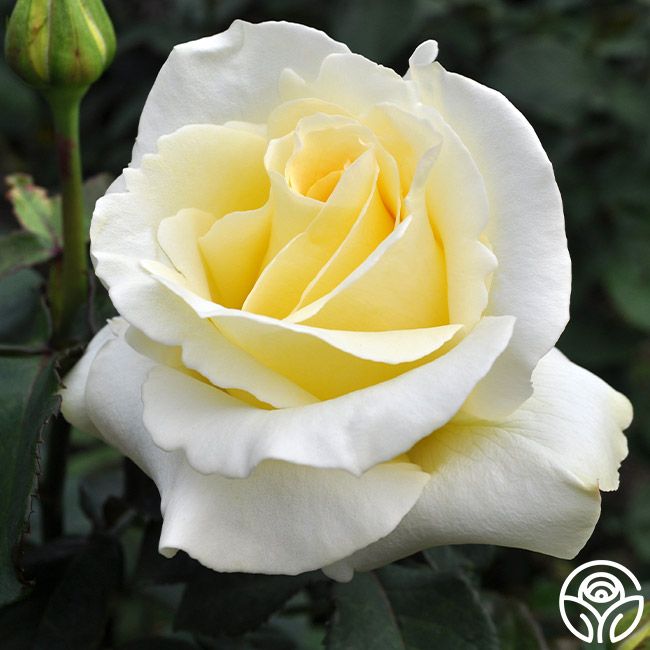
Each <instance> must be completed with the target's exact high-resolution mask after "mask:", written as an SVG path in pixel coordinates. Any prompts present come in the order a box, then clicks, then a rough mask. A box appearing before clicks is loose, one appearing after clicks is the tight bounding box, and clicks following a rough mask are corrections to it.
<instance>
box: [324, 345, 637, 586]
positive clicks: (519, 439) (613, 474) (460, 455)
mask: <svg viewBox="0 0 650 650" xmlns="http://www.w3.org/2000/svg"><path fill="white" fill-rule="evenodd" d="M533 384H534V393H533V396H532V397H531V398H530V399H529V400H528V401H527V402H525V403H524V404H523V406H522V407H521V408H519V409H518V410H517V411H515V412H514V413H513V414H511V415H510V416H509V417H507V418H506V419H505V420H503V421H501V422H484V421H483V422H481V421H478V420H472V419H471V418H469V417H465V418H457V419H456V420H455V421H452V422H450V423H449V424H448V425H446V426H445V427H443V428H442V429H441V430H440V431H436V432H435V433H433V434H432V435H431V436H429V438H427V439H426V440H424V441H422V442H421V443H420V444H418V445H417V446H416V447H415V449H414V450H413V451H412V452H410V453H409V457H410V458H411V459H412V460H413V461H415V462H417V463H419V464H420V465H421V466H422V467H423V469H425V470H426V471H428V472H430V473H431V480H430V482H429V484H428V485H427V487H426V488H425V491H424V493H423V495H422V497H421V499H420V501H419V502H418V503H417V505H416V506H415V508H414V509H413V510H412V511H411V512H410V513H409V514H408V515H407V517H406V518H405V519H404V520H403V521H402V523H401V524H400V526H399V527H398V528H397V529H396V530H395V531H394V532H393V533H392V534H391V535H389V536H388V537H386V538H385V539H383V540H380V541H379V542H377V543H376V544H373V545H371V546H370V547H368V548H367V549H364V550H362V551H359V552H357V553H355V554H354V555H353V556H352V557H351V558H348V559H347V560H345V561H344V562H341V563H338V564H337V565H336V566H334V567H332V568H331V569H329V570H328V573H332V574H333V575H336V576H337V577H346V576H348V577H349V574H350V572H351V570H352V569H359V570H367V569H370V568H373V567H375V566H380V565H382V564H385V563H386V562H391V561H393V560H395V559H398V558H400V557H403V556H406V555H408V554H410V553H413V552H415V551H417V550H420V549H423V548H427V547H429V546H434V545H438V544H466V543H478V544H498V545H502V546H514V547H518V548H525V549H529V550H532V551H537V552H540V553H547V554H549V555H555V556H557V557H563V558H572V557H573V556H574V555H576V553H578V551H579V550H580V549H581V548H582V546H583V545H584V544H585V542H586V541H587V539H588V538H589V536H590V535H591V533H592V532H593V529H594V526H595V525H596V522H597V520H598V516H599V513H600V495H599V488H600V489H603V490H613V489H616V487H617V485H618V467H619V465H620V463H621V461H622V459H623V458H624V457H625V456H626V454H627V444H626V440H625V437H624V436H623V434H622V433H621V431H622V430H623V429H625V428H626V427H627V426H628V425H629V424H630V420H631V418H632V408H631V406H630V403H629V401H628V400H627V399H626V398H625V397H624V396H623V395H621V394H620V393H617V392H616V391H614V390H613V389H612V388H610V387H609V386H608V385H607V384H606V383H605V382H603V381H601V380H600V379H598V377H596V376H594V375H592V374H591V373H589V372H588V371H586V370H584V369H583V368H580V367H578V366H576V365H574V364H572V363H571V362H570V361H568V360H567V359H566V358H565V357H564V356H563V355H562V354H561V353H559V352H558V351H556V350H554V351H551V352H550V353H549V354H547V355H546V356H545V357H544V358H543V359H542V360H541V361H540V363H539V365H538V366H537V368H536V370H535V372H534V374H533Z"/></svg>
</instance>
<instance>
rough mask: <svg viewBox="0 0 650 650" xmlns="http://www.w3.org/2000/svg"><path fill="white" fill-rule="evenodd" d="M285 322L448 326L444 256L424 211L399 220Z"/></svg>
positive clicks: (392, 327)
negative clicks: (361, 260) (322, 292)
mask: <svg viewBox="0 0 650 650" xmlns="http://www.w3.org/2000/svg"><path fill="white" fill-rule="evenodd" d="M289 320H291V321H293V322H297V323H302V324H304V325H311V326H312V327H324V328H331V329H347V330H361V331H380V330H396V329H410V328H421V327H434V326H437V325H446V324H448V323H449V314H448V311H447V282H446V277H445V267H444V254H443V251H442V248H441V246H440V244H439V243H438V242H437V241H436V239H435V238H434V236H433V233H432V232H431V227H430V225H429V221H428V219H427V216H426V214H423V213H422V212H418V213H416V214H414V215H412V216H410V217H409V218H408V219H407V220H406V221H403V222H402V223H401V224H399V226H398V227H397V228H396V229H395V230H394V231H393V233H392V234H391V235H390V236H389V237H387V238H386V239H385V240H384V241H383V242H382V243H381V244H380V245H379V246H378V247H377V248H376V249H375V251H374V252H373V253H372V254H371V255H370V256H369V257H368V259H367V260H366V261H365V262H364V263H363V264H361V266H359V267H358V268H357V269H356V270H355V271H354V272H353V273H351V274H350V275H349V276H348V277H347V278H346V279H345V280H344V281H343V282H341V284H340V285H338V287H336V288H335V289H333V290H332V291H331V292H330V293H329V294H327V295H325V296H323V297H322V298H320V299H319V300H317V301H316V302H314V303H312V304H311V305H307V306H306V307H303V308H302V309H300V310H299V311H297V312H294V313H293V314H292V315H291V316H290V317H289Z"/></svg>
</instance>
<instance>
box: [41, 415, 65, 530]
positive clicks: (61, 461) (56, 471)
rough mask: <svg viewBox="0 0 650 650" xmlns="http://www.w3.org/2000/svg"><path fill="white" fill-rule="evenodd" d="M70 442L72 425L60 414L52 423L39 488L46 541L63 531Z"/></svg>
mask: <svg viewBox="0 0 650 650" xmlns="http://www.w3.org/2000/svg"><path fill="white" fill-rule="evenodd" d="M69 444H70V425H69V424H68V423H67V422H66V421H65V420H64V419H63V416H62V415H59V416H58V417H57V418H56V419H55V420H54V423H53V424H52V429H51V430H50V435H49V438H48V441H47V460H46V463H45V476H44V478H43V481H42V483H41V487H40V490H39V495H40V499H41V506H42V515H43V518H42V521H43V540H44V541H46V542H47V541H50V540H53V539H56V538H57V537H60V536H61V534H62V533H63V486H64V483H65V471H66V459H67V455H68V446H69Z"/></svg>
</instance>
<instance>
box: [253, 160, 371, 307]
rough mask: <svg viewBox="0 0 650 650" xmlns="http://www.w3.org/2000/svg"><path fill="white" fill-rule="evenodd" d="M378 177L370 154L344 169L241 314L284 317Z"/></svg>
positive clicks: (272, 264) (344, 232) (336, 244)
mask: <svg viewBox="0 0 650 650" xmlns="http://www.w3.org/2000/svg"><path fill="white" fill-rule="evenodd" d="M377 175H378V168H377V163H376V161H375V158H374V155H373V152H372V151H367V152H366V153H365V154H363V155H362V156H361V157H360V158H359V159H358V160H357V161H356V162H355V163H353V164H352V165H351V166H350V167H348V169H347V170H346V171H345V172H344V173H343V174H342V178H341V181H340V183H339V184H338V186H337V188H336V190H335V191H334V193H333V194H332V195H331V197H330V198H329V200H328V201H327V203H325V204H324V205H323V207H322V210H321V211H320V213H319V214H318V216H317V217H316V218H315V219H314V220H313V221H312V222H311V224H310V225H309V227H308V228H307V229H306V231H305V232H303V233H301V234H300V235H298V236H296V237H295V238H294V239H293V240H292V241H291V242H289V244H287V245H286V246H285V247H284V248H283V249H282V250H281V251H280V252H279V253H278V254H277V255H276V256H275V257H274V258H273V260H272V261H271V262H270V263H269V264H268V266H267V267H266V268H265V269H264V272H263V273H262V275H261V276H260V277H259V279H258V281H257V282H256V284H255V286H254V287H253V290H252V291H251V293H250V295H249V296H248V298H247V299H246V301H245V303H244V306H243V308H244V309H246V310H248V311H252V312H255V313H258V314H266V315H267V316H273V317H275V318H284V317H285V316H287V315H288V314H289V313H290V312H291V310H292V309H293V308H294V307H295V306H296V304H297V302H298V301H299V300H300V297H301V295H302V293H303V291H304V290H305V287H306V286H307V285H308V284H309V282H310V281H311V280H312V278H313V277H314V276H315V275H316V274H317V273H318V271H319V270H320V269H321V268H322V266H323V265H324V264H325V263H326V262H327V260H328V259H329V258H330V257H331V256H332V254H333V253H334V252H335V251H336V249H337V248H338V247H339V245H340V244H341V242H342V241H343V240H344V239H345V237H346V235H347V234H348V232H349V231H350V228H351V227H352V225H353V224H354V222H355V221H356V220H357V218H358V215H359V213H361V212H362V211H363V207H364V205H365V204H366V203H367V202H368V197H369V196H370V195H371V194H372V193H373V188H374V185H375V183H376V180H377Z"/></svg>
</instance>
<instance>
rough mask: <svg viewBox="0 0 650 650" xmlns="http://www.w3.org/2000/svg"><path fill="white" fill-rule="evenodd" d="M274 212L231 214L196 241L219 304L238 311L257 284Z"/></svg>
mask: <svg viewBox="0 0 650 650" xmlns="http://www.w3.org/2000/svg"><path fill="white" fill-rule="evenodd" d="M272 214H273V211H272V208H271V205H270V203H267V204H266V205H264V206H263V207H261V208H259V209H258V210H248V211H246V212H231V213H230V214H227V215H226V216H225V217H223V218H222V219H219V220H218V221H217V222H215V224H214V225H213V226H212V228H211V229H210V231H209V232H207V233H205V234H204V235H203V236H202V237H201V238H199V240H198V244H199V249H200V251H201V253H202V255H203V260H204V261H205V265H206V266H207V268H208V269H209V273H210V279H211V282H212V283H213V286H214V289H215V291H216V296H215V297H217V296H218V300H219V302H220V303H221V304H222V305H224V306H225V307H236V308H240V307H241V306H242V305H243V303H244V300H246V296H248V294H249V293H250V290H251V289H252V288H253V285H254V284H255V282H256V281H257V278H258V276H259V273H260V270H261V268H262V262H263V260H264V256H265V255H266V250H267V248H268V244H269V237H270V232H271V217H272Z"/></svg>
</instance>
